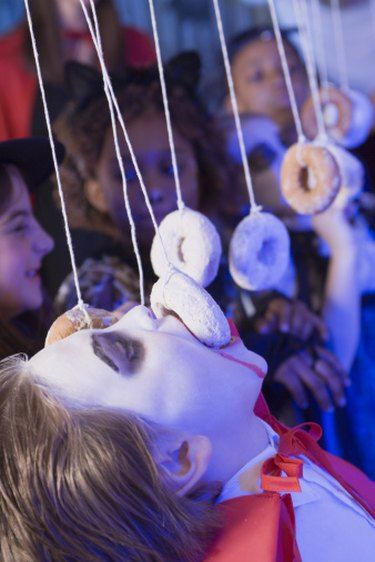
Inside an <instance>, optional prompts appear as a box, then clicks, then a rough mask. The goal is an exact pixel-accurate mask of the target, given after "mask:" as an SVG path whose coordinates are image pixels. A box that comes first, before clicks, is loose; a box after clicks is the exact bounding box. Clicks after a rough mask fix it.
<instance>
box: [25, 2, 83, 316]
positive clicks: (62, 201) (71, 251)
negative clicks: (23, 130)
mask: <svg viewBox="0 0 375 562" xmlns="http://www.w3.org/2000/svg"><path fill="white" fill-rule="evenodd" d="M24 3H25V10H26V19H27V23H28V27H29V32H30V38H31V46H32V51H33V56H34V62H35V68H36V74H37V79H38V84H39V89H40V93H41V97H42V104H43V112H44V117H45V120H46V126H47V131H48V138H49V142H50V145H51V152H52V160H53V167H54V169H55V174H56V182H57V190H58V193H59V198H60V204H61V212H62V216H63V223H64V232H65V238H66V243H67V246H68V251H69V258H70V264H71V266H72V272H73V279H74V286H75V290H76V294H77V307H78V308H79V309H80V311H81V313H82V315H83V317H84V318H85V320H86V323H87V325H88V326H91V318H90V316H89V315H88V313H87V310H86V307H87V305H85V303H84V302H83V299H82V294H81V289H80V286H79V279H78V272H77V265H76V259H75V254H74V248H73V241H72V237H71V234H70V229H69V220H68V215H67V211H66V204H65V199H64V191H63V188H62V183H61V177H60V170H59V166H58V162H57V157H56V147H55V142H54V139H53V134H52V127H51V119H50V114H49V110H48V105H47V99H46V93H45V89H44V83H43V77H42V71H41V68H40V63H39V53H38V48H37V45H36V39H35V33H34V27H33V22H32V19H31V14H30V7H29V0H24Z"/></svg>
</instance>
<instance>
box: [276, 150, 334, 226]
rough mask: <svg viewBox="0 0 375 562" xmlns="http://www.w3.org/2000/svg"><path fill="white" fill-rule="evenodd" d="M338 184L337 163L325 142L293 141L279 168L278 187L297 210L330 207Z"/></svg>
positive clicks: (321, 209)
mask: <svg viewBox="0 0 375 562" xmlns="http://www.w3.org/2000/svg"><path fill="white" fill-rule="evenodd" d="M340 185H341V177H340V170H339V166H338V165H337V163H336V161H335V158H334V157H333V156H332V154H331V153H330V152H329V150H328V149H327V148H326V147H325V146H320V145H318V144H313V143H307V144H294V145H292V146H291V147H290V148H289V150H288V151H287V153H286V155H285V158H284V162H283V165H282V168H281V189H282V192H283V195H284V197H285V199H286V200H287V202H288V203H289V205H290V206H291V207H292V208H293V209H294V210H295V211H297V213H301V214H303V215H304V214H305V215H310V214H314V213H320V212H321V211H324V210H325V209H327V207H329V205H330V204H331V203H332V201H333V200H334V198H335V197H336V195H337V193H338V191H339V189H340Z"/></svg>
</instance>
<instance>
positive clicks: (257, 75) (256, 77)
mask: <svg viewBox="0 0 375 562" xmlns="http://www.w3.org/2000/svg"><path fill="white" fill-rule="evenodd" d="M248 80H249V82H261V81H262V80H264V73H263V72H262V71H261V70H257V71H256V72H254V73H253V74H251V75H250V76H249V78H248Z"/></svg>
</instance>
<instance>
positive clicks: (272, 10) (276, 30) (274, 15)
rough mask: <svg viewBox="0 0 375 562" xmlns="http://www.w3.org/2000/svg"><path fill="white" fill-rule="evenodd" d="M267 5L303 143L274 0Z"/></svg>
mask: <svg viewBox="0 0 375 562" xmlns="http://www.w3.org/2000/svg"><path fill="white" fill-rule="evenodd" d="M268 6H269V9H270V14H271V20H272V27H273V32H274V34H275V38H276V45H277V50H278V52H279V56H280V60H281V66H282V69H283V74H284V79H285V84H286V89H287V92H288V97H289V103H290V108H291V110H292V115H293V120H294V124H295V127H296V131H297V137H298V143H300V144H303V143H305V142H306V137H305V135H304V133H303V128H302V122H301V117H300V114H299V111H298V104H297V99H296V95H295V92H294V88H293V83H292V77H291V75H290V70H289V65H288V61H287V57H286V52H285V47H284V43H283V39H282V36H281V30H280V25H279V21H278V18H277V12H276V6H275V1H274V0H268Z"/></svg>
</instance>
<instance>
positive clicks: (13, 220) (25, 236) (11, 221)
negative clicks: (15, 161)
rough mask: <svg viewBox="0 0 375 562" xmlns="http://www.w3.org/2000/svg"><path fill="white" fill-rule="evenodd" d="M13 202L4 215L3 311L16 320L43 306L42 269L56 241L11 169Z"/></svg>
mask: <svg viewBox="0 0 375 562" xmlns="http://www.w3.org/2000/svg"><path fill="white" fill-rule="evenodd" d="M8 171H9V176H10V179H11V182H12V193H11V200H10V203H9V204H8V206H7V207H6V209H5V210H4V211H3V212H2V213H1V215H0V260H1V267H0V311H1V315H2V317H4V318H6V319H12V318H15V317H16V316H18V315H19V314H21V313H22V312H26V311H28V310H35V309H37V308H39V307H40V306H41V305H42V301H43V295H42V286H41V278H40V273H39V272H40V268H41V265H42V259H43V257H44V256H45V255H46V254H48V253H49V252H50V251H51V250H52V248H53V241H52V238H51V237H50V236H48V234H47V233H46V232H45V231H44V230H43V229H42V227H41V226H40V224H39V223H38V222H37V221H36V219H35V217H34V215H33V212H32V208H31V204H30V199H29V194H28V191H27V188H26V185H25V182H24V180H23V179H22V177H21V175H20V173H19V172H18V170H17V169H16V168H14V167H13V166H9V167H8Z"/></svg>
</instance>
